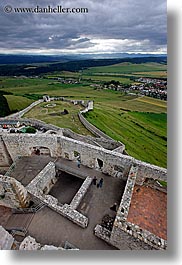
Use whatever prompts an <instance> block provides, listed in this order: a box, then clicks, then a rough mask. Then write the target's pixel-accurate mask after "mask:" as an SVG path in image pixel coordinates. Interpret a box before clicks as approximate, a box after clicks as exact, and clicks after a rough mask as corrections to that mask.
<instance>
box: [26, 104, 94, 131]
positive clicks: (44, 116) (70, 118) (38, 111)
mask: <svg viewBox="0 0 182 265" xmlns="http://www.w3.org/2000/svg"><path fill="white" fill-rule="evenodd" d="M50 104H56V106H53V107H48V106H47V105H48V103H47V102H44V103H42V104H39V105H37V106H36V107H35V108H33V109H32V110H30V111H29V112H28V113H27V114H25V116H24V117H26V118H35V117H36V119H38V120H42V121H44V122H46V123H51V124H54V125H56V126H59V127H61V128H68V129H71V130H73V131H74V132H76V133H79V134H82V135H92V134H91V133H90V132H89V131H88V130H87V129H86V128H85V127H84V126H83V125H82V123H81V122H80V120H79V118H78V112H79V111H80V110H81V109H83V108H82V107H80V106H79V105H73V104H72V103H68V102H64V101H55V102H54V101H51V103H50ZM50 104H49V105H50ZM64 109H66V110H68V112H69V113H68V114H66V115H62V114H60V113H61V112H63V110H64Z"/></svg>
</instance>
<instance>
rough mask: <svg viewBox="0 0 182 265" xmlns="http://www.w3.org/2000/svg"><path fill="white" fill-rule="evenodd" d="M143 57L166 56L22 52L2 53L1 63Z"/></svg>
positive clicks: (155, 55) (155, 56)
mask: <svg viewBox="0 0 182 265" xmlns="http://www.w3.org/2000/svg"><path fill="white" fill-rule="evenodd" d="M142 57H154V58H158V57H166V55H157V54H136V53H133V54H128V53H107V54H75V55H21V54H15V55H11V54H0V64H35V63H36V64H37V63H51V62H53V63H54V62H62V63H63V62H68V61H79V60H88V59H89V60H94V59H122V58H142Z"/></svg>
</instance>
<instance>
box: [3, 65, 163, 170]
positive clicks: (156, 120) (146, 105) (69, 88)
mask: <svg viewBox="0 0 182 265" xmlns="http://www.w3.org/2000/svg"><path fill="white" fill-rule="evenodd" d="M141 73H142V74H147V75H153V76H155V77H157V74H158V75H163V74H164V75H165V74H166V65H162V64H157V63H150V64H137V65H134V64H129V63H123V64H119V65H114V66H104V67H94V68H89V69H86V70H84V71H83V72H82V73H80V72H79V73H70V72H60V73H58V72H56V73H50V75H49V76H47V78H4V77H1V79H0V89H1V90H3V91H7V92H11V93H13V95H5V96H6V98H7V101H8V104H9V106H10V109H11V110H15V109H17V110H20V109H22V108H25V107H27V106H28V105H29V104H31V102H32V101H33V99H34V100H36V99H38V98H39V97H42V96H43V95H44V94H48V95H49V96H64V97H68V98H70V99H83V100H94V110H93V111H92V112H89V113H88V114H87V115H86V118H87V119H88V121H90V122H91V123H92V124H94V125H95V126H97V127H98V128H99V129H100V130H102V131H103V132H105V133H106V134H108V135H109V136H111V137H112V138H113V139H115V140H118V141H121V142H123V143H124V144H125V146H126V151H127V152H128V153H129V154H130V155H132V156H134V157H135V158H137V159H140V160H143V161H146V162H149V163H152V164H155V165H159V166H162V167H166V164H167V114H166V112H167V102H166V101H161V100H158V99H153V98H149V97H138V96H137V95H136V96H135V95H125V94H124V93H122V92H117V91H113V90H103V89H100V90H95V89H94V88H93V87H90V85H89V84H91V83H92V82H91V81H84V80H82V84H61V83H59V82H57V81H56V80H52V79H49V78H50V77H51V78H52V77H58V76H65V77H67V75H68V77H75V78H78V77H79V76H80V75H82V77H83V79H84V78H85V77H86V78H88V79H89V78H93V77H94V78H99V81H105V78H107V79H108V80H113V79H114V80H117V79H116V78H115V77H116V76H117V78H121V79H123V78H126V82H131V80H130V79H129V77H128V76H129V75H131V76H133V75H137V76H139V77H140V76H141ZM125 75H126V76H127V77H126V76H125ZM114 76H115V77H114ZM124 76H125V77H124ZM142 76H143V75H142ZM56 104H57V105H56V107H55V108H52V109H51V108H46V107H45V106H44V104H43V105H39V106H37V107H35V108H34V109H33V110H31V111H30V112H29V113H27V114H26V117H33V118H37V119H41V120H43V121H45V122H48V123H53V124H56V125H58V126H60V127H66V128H70V129H72V130H73V131H75V132H77V133H80V134H84V135H86V134H87V135H88V134H89V133H88V131H87V130H86V129H85V128H84V127H83V126H82V124H80V122H79V120H78V117H77V112H78V111H79V109H80V107H79V106H74V105H72V104H69V103H66V102H64V103H63V102H59V101H58V102H56ZM64 104H69V105H64ZM64 108H66V109H68V111H69V114H68V115H63V116H60V115H54V114H56V113H58V112H60V111H62V110H63V109H64ZM50 114H53V116H52V115H50Z"/></svg>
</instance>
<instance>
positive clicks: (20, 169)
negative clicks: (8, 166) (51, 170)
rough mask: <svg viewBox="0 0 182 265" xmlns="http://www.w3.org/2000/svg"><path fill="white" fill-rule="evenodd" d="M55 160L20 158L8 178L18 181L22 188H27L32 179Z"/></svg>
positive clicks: (32, 157) (34, 157)
mask: <svg viewBox="0 0 182 265" xmlns="http://www.w3.org/2000/svg"><path fill="white" fill-rule="evenodd" d="M54 160H55V158H51V157H49V156H31V157H28V156H25V157H21V158H20V159H19V160H18V161H17V163H16V166H15V168H14V169H13V171H12V172H11V174H10V176H11V177H13V178H15V179H17V180H18V181H20V182H21V183H22V184H23V186H27V185H28V184H29V183H30V182H31V181H32V179H34V178H35V177H36V176H37V174H38V173H39V172H40V171H41V170H42V169H43V168H44V167H45V166H46V165H47V164H48V163H49V161H54Z"/></svg>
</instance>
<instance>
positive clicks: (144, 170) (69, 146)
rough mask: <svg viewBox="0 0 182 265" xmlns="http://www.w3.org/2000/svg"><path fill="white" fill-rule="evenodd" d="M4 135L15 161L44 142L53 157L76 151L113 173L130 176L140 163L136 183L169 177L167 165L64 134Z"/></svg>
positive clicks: (70, 156)
mask: <svg viewBox="0 0 182 265" xmlns="http://www.w3.org/2000/svg"><path fill="white" fill-rule="evenodd" d="M2 138H3V141H4V142H5V143H6V147H7V150H8V152H9V154H10V156H11V158H12V160H13V161H14V160H15V158H16V157H17V155H21V156H30V155H31V152H32V148H33V147H41V146H42V147H46V148H48V149H49V150H50V154H51V156H52V157H63V158H66V159H69V160H75V159H76V158H75V154H74V153H75V152H77V153H79V155H80V157H81V163H82V164H83V165H85V166H88V167H90V168H96V169H99V170H101V171H102V172H103V173H105V174H108V175H111V176H113V177H121V178H122V177H125V176H127V174H128V172H129V169H130V167H131V165H132V164H133V165H136V166H137V167H138V173H137V178H136V183H137V184H140V185H142V183H143V181H144V179H146V178H151V179H158V180H163V181H167V170H166V169H164V168H160V167H158V166H154V165H151V164H148V163H145V162H142V161H139V160H137V159H135V158H133V157H130V156H126V155H123V154H121V153H118V152H114V151H110V150H106V149H104V148H101V147H97V146H93V145H91V144H87V143H84V142H81V141H77V140H73V139H70V138H67V137H64V136H59V135H45V134H40V135H38V134H3V135H2ZM125 172H126V174H125Z"/></svg>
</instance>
